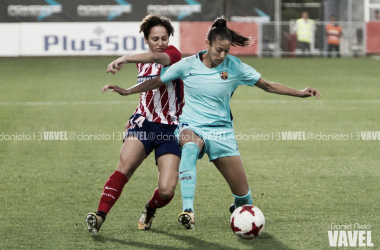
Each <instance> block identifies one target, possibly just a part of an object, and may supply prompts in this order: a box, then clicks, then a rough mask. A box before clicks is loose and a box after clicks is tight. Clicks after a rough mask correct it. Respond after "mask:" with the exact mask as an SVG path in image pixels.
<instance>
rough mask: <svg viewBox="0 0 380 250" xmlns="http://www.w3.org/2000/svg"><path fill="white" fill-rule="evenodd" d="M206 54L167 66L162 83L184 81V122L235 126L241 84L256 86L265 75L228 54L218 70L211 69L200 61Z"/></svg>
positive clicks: (162, 76) (181, 117)
mask: <svg viewBox="0 0 380 250" xmlns="http://www.w3.org/2000/svg"><path fill="white" fill-rule="evenodd" d="M205 52H206V51H201V52H199V53H198V54H196V55H193V56H190V57H186V58H183V59H182V60H181V61H179V62H177V63H175V64H173V65H172V66H170V67H166V68H165V69H163V72H162V73H161V76H160V77H161V81H162V82H165V83H170V82H171V81H172V80H174V79H178V78H181V79H182V81H183V84H184V93H185V94H184V95H185V106H184V107H183V110H182V115H180V123H188V124H191V125H195V126H226V127H232V114H231V110H230V99H231V96H232V94H233V93H234V91H235V89H236V88H237V87H238V86H239V85H249V86H254V85H255V83H256V82H257V81H258V80H259V79H260V76H261V75H260V74H259V73H258V72H257V71H256V70H255V69H253V68H252V67H250V66H248V65H247V64H245V63H242V62H241V61H240V60H239V59H238V58H236V57H234V56H231V55H227V57H226V58H225V60H224V61H223V63H221V64H219V65H218V66H217V67H215V68H212V69H209V68H207V67H206V66H205V65H204V64H203V62H202V61H201V60H200V56H201V54H203V53H205Z"/></svg>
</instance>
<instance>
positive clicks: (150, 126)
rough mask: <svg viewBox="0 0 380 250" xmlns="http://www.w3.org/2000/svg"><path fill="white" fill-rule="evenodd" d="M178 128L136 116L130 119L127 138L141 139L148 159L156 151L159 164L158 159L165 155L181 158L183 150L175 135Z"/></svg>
mask: <svg viewBox="0 0 380 250" xmlns="http://www.w3.org/2000/svg"><path fill="white" fill-rule="evenodd" d="M176 128H177V125H168V124H162V123H158V122H150V121H148V120H146V119H145V117H144V116H142V115H140V114H134V115H132V116H131V117H130V118H129V121H128V125H127V131H126V133H125V138H126V137H128V136H134V137H136V138H137V139H139V140H140V141H141V142H142V144H143V145H144V148H145V153H146V157H148V155H149V154H150V153H151V152H152V151H153V149H154V153H155V157H156V164H157V159H158V157H160V156H161V155H163V154H173V155H176V156H178V157H181V149H180V148H179V145H178V142H177V139H176V137H175V135H174V131H175V130H176ZM125 138H124V140H125ZM123 142H124V141H123Z"/></svg>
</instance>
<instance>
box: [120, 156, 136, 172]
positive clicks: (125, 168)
mask: <svg viewBox="0 0 380 250" xmlns="http://www.w3.org/2000/svg"><path fill="white" fill-rule="evenodd" d="M137 167H138V166H133V164H132V163H131V162H130V161H128V160H127V159H125V158H123V157H120V160H119V163H118V164H117V168H116V170H117V171H119V172H121V173H123V174H124V175H125V176H127V177H130V176H131V175H132V174H133V173H134V172H135V170H136V169H137Z"/></svg>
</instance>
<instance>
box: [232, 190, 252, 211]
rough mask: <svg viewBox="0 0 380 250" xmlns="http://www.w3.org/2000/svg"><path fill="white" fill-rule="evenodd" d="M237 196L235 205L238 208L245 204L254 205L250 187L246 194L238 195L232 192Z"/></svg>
mask: <svg viewBox="0 0 380 250" xmlns="http://www.w3.org/2000/svg"><path fill="white" fill-rule="evenodd" d="M232 195H233V196H234V197H235V207H236V208H238V207H240V206H242V205H245V204H250V205H252V195H251V189H249V191H248V193H247V194H246V195H244V196H236V195H234V194H232Z"/></svg>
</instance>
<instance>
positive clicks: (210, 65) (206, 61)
mask: <svg viewBox="0 0 380 250" xmlns="http://www.w3.org/2000/svg"><path fill="white" fill-rule="evenodd" d="M201 56H202V60H201V61H202V62H203V64H204V65H205V66H206V67H207V68H209V69H212V68H215V67H216V66H217V65H214V64H213V63H212V60H211V59H210V58H209V57H208V56H207V52H206V53H203V54H202V55H201Z"/></svg>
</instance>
